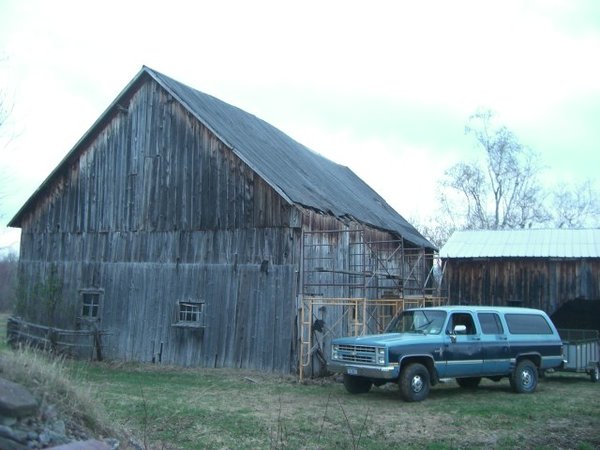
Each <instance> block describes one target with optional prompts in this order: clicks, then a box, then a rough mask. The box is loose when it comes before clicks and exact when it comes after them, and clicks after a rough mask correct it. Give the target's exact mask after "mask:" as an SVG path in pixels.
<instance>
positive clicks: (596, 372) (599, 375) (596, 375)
mask: <svg viewBox="0 0 600 450" xmlns="http://www.w3.org/2000/svg"><path fill="white" fill-rule="evenodd" d="M590 379H591V380H592V383H597V382H598V381H599V380H600V365H596V366H594V368H593V369H592V371H591V372H590Z"/></svg>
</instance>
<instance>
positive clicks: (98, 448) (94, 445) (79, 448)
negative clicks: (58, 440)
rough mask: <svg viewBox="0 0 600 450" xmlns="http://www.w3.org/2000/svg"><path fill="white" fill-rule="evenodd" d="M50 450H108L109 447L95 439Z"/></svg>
mask: <svg viewBox="0 0 600 450" xmlns="http://www.w3.org/2000/svg"><path fill="white" fill-rule="evenodd" d="M51 449H52V450H110V447H109V446H108V445H107V444H106V443H104V442H100V441H97V440H95V439H90V440H89V441H76V442H70V443H68V444H65V445H59V446H58V447H51Z"/></svg>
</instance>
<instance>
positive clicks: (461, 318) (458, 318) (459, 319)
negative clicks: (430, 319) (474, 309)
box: [447, 313, 476, 334]
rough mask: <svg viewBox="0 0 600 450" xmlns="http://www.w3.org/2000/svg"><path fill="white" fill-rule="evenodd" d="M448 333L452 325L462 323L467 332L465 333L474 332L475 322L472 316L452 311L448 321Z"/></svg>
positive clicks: (450, 331)
mask: <svg viewBox="0 0 600 450" xmlns="http://www.w3.org/2000/svg"><path fill="white" fill-rule="evenodd" d="M448 325H449V326H448V330H447V332H448V334H450V333H452V330H454V327H455V326H456V325H464V326H465V327H466V328H467V332H466V333H465V334H476V329H475V323H474V322H473V317H471V314H468V313H454V314H452V317H450V321H449V322H448Z"/></svg>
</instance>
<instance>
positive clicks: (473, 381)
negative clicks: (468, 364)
mask: <svg viewBox="0 0 600 450" xmlns="http://www.w3.org/2000/svg"><path fill="white" fill-rule="evenodd" d="M456 382H457V383H458V385H459V386H460V387H461V388H464V389H475V388H476V387H477V386H479V383H481V377H468V378H457V379H456Z"/></svg>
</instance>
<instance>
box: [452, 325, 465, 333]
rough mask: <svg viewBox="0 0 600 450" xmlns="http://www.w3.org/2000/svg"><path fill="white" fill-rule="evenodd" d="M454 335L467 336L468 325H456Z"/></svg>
mask: <svg viewBox="0 0 600 450" xmlns="http://www.w3.org/2000/svg"><path fill="white" fill-rule="evenodd" d="M453 334H467V326H466V325H456V326H455V327H454V330H453Z"/></svg>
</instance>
